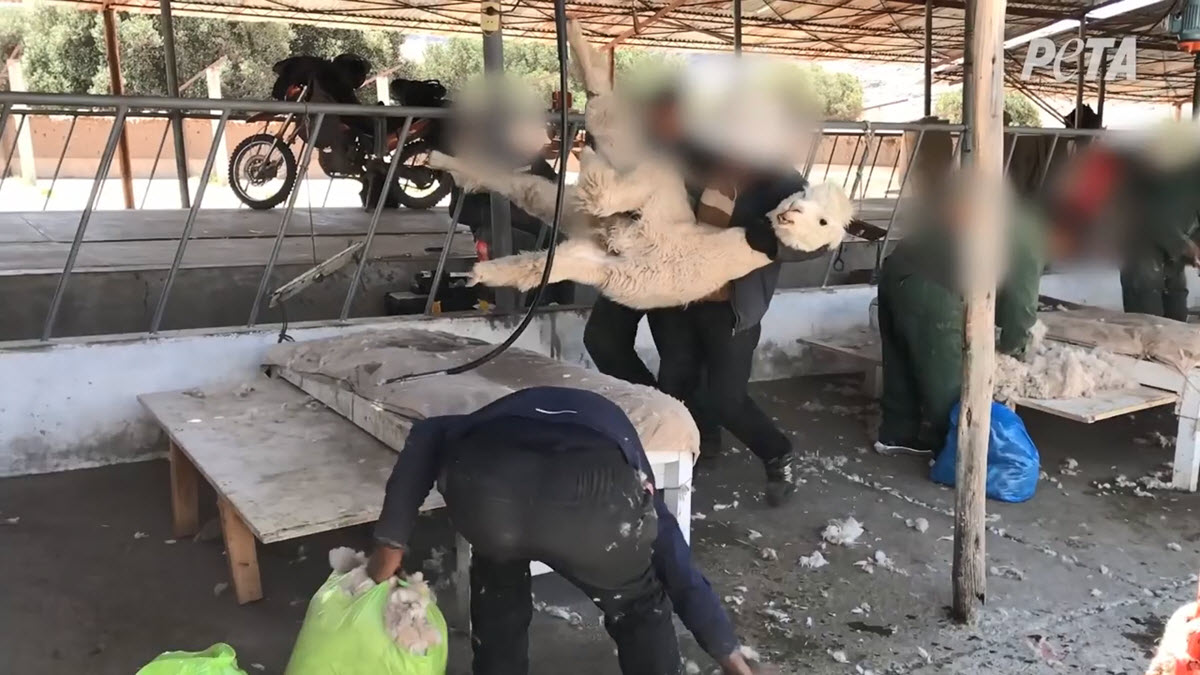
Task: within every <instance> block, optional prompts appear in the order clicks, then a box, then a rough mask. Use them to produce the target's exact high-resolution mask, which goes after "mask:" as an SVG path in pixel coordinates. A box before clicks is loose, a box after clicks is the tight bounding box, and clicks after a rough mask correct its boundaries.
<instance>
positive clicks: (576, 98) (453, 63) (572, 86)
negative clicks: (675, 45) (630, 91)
mask: <svg viewBox="0 0 1200 675" xmlns="http://www.w3.org/2000/svg"><path fill="white" fill-rule="evenodd" d="M682 63H683V60H682V59H680V58H679V57H677V56H675V55H673V54H668V53H666V52H663V51H659V50H655V49H633V48H630V49H619V50H617V57H616V77H617V82H618V83H621V84H622V86H625V85H627V84H628V85H633V84H634V80H638V79H639V78H641V77H646V76H658V75H661V74H662V73H664V72H669V71H670V70H671V69H672V68H675V67H678V66H679V65H682ZM504 72H505V74H507V75H509V76H512V77H515V78H519V79H522V80H524V81H526V82H528V83H529V84H530V85H531V86H532V87H533V88H534V90H536V91H537V92H538V94H539V96H541V97H542V99H543V100H545V101H546V103H547V105H549V102H550V95H551V93H552V92H555V91H558V83H559V77H558V49H557V47H555V45H554V44H552V43H549V42H538V41H534V40H509V41H506V42H505V43H504ZM419 73H420V76H421V77H424V78H429V79H436V80H439V81H441V83H442V84H444V85H446V87H448V88H449V89H461V88H462V87H463V86H464V85H465V84H467V83H468V82H469V81H471V79H472V78H476V77H479V76H481V75H482V74H483V40H482V39H481V38H466V37H454V38H450V39H449V40H446V41H445V42H440V43H435V44H431V45H429V47H427V48H426V49H425V60H424V62H423V63H422V64H421V67H420V69H419ZM568 87H569V90H570V92H571V97H572V99H573V105H574V107H576V108H578V107H581V106H582V105H583V103H584V102H585V101H586V95H585V93H584V91H583V86H582V85H580V84H579V83H578V82H577V81H576V80H575V78H571V80H570V81H569V83H568Z"/></svg>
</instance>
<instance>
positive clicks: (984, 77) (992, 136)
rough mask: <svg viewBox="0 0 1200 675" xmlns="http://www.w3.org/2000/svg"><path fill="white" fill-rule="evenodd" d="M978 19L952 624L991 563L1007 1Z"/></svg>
mask: <svg viewBox="0 0 1200 675" xmlns="http://www.w3.org/2000/svg"><path fill="white" fill-rule="evenodd" d="M969 1H970V2H971V4H973V5H974V8H973V9H974V11H973V12H970V14H971V15H972V18H973V19H974V26H973V29H974V30H973V31H972V35H971V41H972V44H971V45H970V46H969V47H968V49H969V51H970V53H971V55H972V57H973V58H972V68H971V70H970V72H969V73H968V77H969V78H970V84H971V87H970V91H971V94H972V95H971V97H970V99H964V100H963V109H964V111H965V110H966V109H967V108H968V106H969V107H970V110H971V113H972V114H971V116H970V119H971V127H970V128H969V129H968V130H967V136H968V138H969V139H970V141H971V148H972V150H973V157H972V162H971V166H970V167H969V169H968V170H969V171H973V172H974V176H973V178H974V180H969V181H966V182H965V184H967V185H970V186H972V189H974V190H976V191H977V194H972V195H971V198H972V201H970V202H968V203H971V204H973V205H974V207H975V208H974V209H973V213H971V214H970V224H969V225H970V226H969V227H967V228H966V229H965V236H964V237H963V238H962V239H963V241H962V250H961V255H962V261H963V262H962V264H961V265H960V266H959V268H960V269H962V270H963V271H964V273H963V274H964V276H963V282H964V299H965V301H966V312H965V322H964V326H963V332H964V335H963V337H964V340H963V388H962V408H961V411H960V417H959V425H958V466H957V472H956V475H955V511H954V512H955V518H954V568H953V578H954V607H953V610H954V618H955V619H956V620H958V621H960V622H964V623H969V622H973V621H975V619H976V618H977V617H978V614H979V607H980V605H981V604H982V603H983V601H984V597H985V588H986V581H987V577H986V570H987V566H986V558H985V556H984V538H985V535H986V534H987V530H986V525H985V522H984V516H985V509H986V503H985V499H986V493H985V489H986V479H987V450H988V437H989V431H990V429H991V408H992V389H993V386H994V384H995V383H994V380H995V360H996V353H995V343H996V333H995V330H996V329H995V325H996V324H995V319H996V275H997V269H998V262H999V260H998V257H999V254H998V253H997V252H998V251H1002V250H1005V247H1004V245H1003V244H1002V241H1003V237H1002V232H1003V229H1004V224H1005V216H1004V213H1003V208H1002V206H1001V200H1002V196H1001V195H1002V193H1001V180H1002V178H1003V174H1004V79H1003V77H1004V74H1003V63H1004V53H1003V43H1004V10H1005V5H1006V2H1005V0H969Z"/></svg>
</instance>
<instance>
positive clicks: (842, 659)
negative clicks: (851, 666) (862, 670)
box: [825, 649, 850, 663]
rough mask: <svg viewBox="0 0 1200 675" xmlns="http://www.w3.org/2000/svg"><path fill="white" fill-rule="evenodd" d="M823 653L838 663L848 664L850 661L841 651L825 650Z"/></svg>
mask: <svg viewBox="0 0 1200 675" xmlns="http://www.w3.org/2000/svg"><path fill="white" fill-rule="evenodd" d="M825 653H826V654H829V657H830V658H831V659H833V660H834V661H837V662H838V663H850V659H849V657H847V656H846V652H845V651H843V650H841V649H827V650H826V651H825Z"/></svg>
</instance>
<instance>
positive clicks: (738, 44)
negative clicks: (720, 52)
mask: <svg viewBox="0 0 1200 675" xmlns="http://www.w3.org/2000/svg"><path fill="white" fill-rule="evenodd" d="M733 54H734V56H741V55H742V0H733Z"/></svg>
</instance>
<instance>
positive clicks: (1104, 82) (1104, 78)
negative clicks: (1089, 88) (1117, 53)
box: [1096, 49, 1108, 128]
mask: <svg viewBox="0 0 1200 675" xmlns="http://www.w3.org/2000/svg"><path fill="white" fill-rule="evenodd" d="M1096 87H1097V89H1098V90H1099V91H1098V92H1097V93H1096V117H1097V118H1099V120H1100V127H1101V128H1103V127H1104V99H1105V97H1106V95H1107V94H1108V49H1101V50H1100V82H1099V83H1098V84H1097V85H1096Z"/></svg>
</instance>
